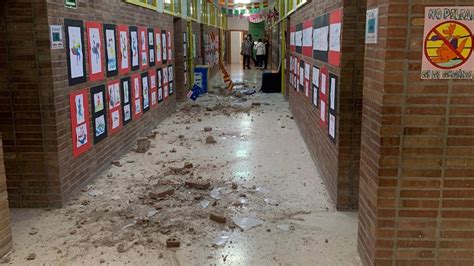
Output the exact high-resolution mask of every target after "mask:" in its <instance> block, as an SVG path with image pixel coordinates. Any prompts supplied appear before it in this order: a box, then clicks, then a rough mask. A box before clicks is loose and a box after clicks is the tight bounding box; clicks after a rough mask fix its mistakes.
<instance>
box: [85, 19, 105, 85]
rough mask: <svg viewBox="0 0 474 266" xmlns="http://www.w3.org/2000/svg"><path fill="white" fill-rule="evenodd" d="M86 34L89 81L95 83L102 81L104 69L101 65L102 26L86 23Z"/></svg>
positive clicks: (90, 22)
mask: <svg viewBox="0 0 474 266" xmlns="http://www.w3.org/2000/svg"><path fill="white" fill-rule="evenodd" d="M86 32H87V44H88V49H87V55H88V58H89V80H90V81H96V80H102V79H104V68H103V64H102V54H103V52H102V51H103V44H102V40H103V38H102V24H101V23H99V22H92V21H87V22H86Z"/></svg>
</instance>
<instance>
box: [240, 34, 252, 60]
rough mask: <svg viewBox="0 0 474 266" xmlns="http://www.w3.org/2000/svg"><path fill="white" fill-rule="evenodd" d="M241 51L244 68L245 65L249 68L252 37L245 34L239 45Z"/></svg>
mask: <svg viewBox="0 0 474 266" xmlns="http://www.w3.org/2000/svg"><path fill="white" fill-rule="evenodd" d="M241 47H242V48H241V51H240V54H241V55H243V57H244V66H243V67H244V69H245V66H247V68H248V69H250V56H251V55H252V48H253V43H252V37H251V36H250V34H249V35H247V37H246V38H245V40H244V41H243V42H242V46H241Z"/></svg>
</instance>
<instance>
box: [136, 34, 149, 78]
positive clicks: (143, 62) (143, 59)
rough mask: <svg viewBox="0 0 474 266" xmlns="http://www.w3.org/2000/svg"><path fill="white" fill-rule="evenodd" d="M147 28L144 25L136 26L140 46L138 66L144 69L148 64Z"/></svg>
mask: <svg viewBox="0 0 474 266" xmlns="http://www.w3.org/2000/svg"><path fill="white" fill-rule="evenodd" d="M146 36H147V30H146V28H144V27H139V28H138V38H139V39H140V41H139V46H140V68H141V69H144V68H146V67H147V66H148V42H147V37H146Z"/></svg>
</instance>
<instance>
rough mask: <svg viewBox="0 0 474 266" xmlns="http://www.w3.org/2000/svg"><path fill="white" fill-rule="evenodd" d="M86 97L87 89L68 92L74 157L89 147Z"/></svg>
mask: <svg viewBox="0 0 474 266" xmlns="http://www.w3.org/2000/svg"><path fill="white" fill-rule="evenodd" d="M87 97H88V95H87V89H82V90H78V91H74V92H71V93H70V94H69V106H70V112H71V133H72V154H73V156H74V157H78V156H79V155H81V154H82V153H84V152H86V151H87V150H88V149H90V147H91V140H90V136H89V127H90V124H89V111H88V108H89V102H88V100H87Z"/></svg>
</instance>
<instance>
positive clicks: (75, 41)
mask: <svg viewBox="0 0 474 266" xmlns="http://www.w3.org/2000/svg"><path fill="white" fill-rule="evenodd" d="M64 29H65V31H66V51H67V66H68V68H67V69H68V80H69V86H73V85H77V84H80V83H83V82H86V60H85V58H84V35H83V34H84V25H83V22H82V20H72V19H64Z"/></svg>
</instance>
